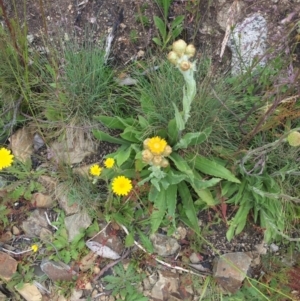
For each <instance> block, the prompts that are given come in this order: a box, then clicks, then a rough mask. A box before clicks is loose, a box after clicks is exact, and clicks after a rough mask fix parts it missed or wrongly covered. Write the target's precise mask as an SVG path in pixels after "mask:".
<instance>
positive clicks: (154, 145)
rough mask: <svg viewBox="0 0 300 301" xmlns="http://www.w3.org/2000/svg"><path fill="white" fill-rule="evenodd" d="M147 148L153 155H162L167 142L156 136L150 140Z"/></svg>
mask: <svg viewBox="0 0 300 301" xmlns="http://www.w3.org/2000/svg"><path fill="white" fill-rule="evenodd" d="M147 146H148V148H149V150H150V151H151V153H152V154H153V155H161V154H162V153H163V152H164V150H165V148H166V146H167V141H166V140H165V139H162V138H160V137H158V136H156V137H153V138H150V139H149V141H148V144H147Z"/></svg>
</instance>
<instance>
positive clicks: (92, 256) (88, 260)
mask: <svg viewBox="0 0 300 301" xmlns="http://www.w3.org/2000/svg"><path fill="white" fill-rule="evenodd" d="M97 257H98V255H97V254H96V253H94V252H92V251H91V252H89V253H88V254H87V255H85V256H84V257H82V258H81V260H80V263H79V269H80V270H81V271H83V272H86V271H87V270H89V269H91V268H92V267H93V266H94V265H95V260H96V258H97Z"/></svg>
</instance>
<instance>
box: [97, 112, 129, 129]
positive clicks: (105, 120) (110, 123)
mask: <svg viewBox="0 0 300 301" xmlns="http://www.w3.org/2000/svg"><path fill="white" fill-rule="evenodd" d="M93 118H94V119H95V120H97V121H100V122H101V123H102V124H104V125H105V126H107V127H108V128H109V129H117V130H124V129H125V128H126V125H125V124H124V123H125V122H124V121H123V122H122V121H121V120H120V118H116V117H109V116H104V115H100V116H94V117H93Z"/></svg>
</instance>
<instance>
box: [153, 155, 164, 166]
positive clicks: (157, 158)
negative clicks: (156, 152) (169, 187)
mask: <svg viewBox="0 0 300 301" xmlns="http://www.w3.org/2000/svg"><path fill="white" fill-rule="evenodd" d="M161 162H162V156H154V157H153V159H152V163H153V165H156V166H160V163H161Z"/></svg>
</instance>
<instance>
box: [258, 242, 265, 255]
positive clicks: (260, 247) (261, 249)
mask: <svg viewBox="0 0 300 301" xmlns="http://www.w3.org/2000/svg"><path fill="white" fill-rule="evenodd" d="M255 250H256V251H257V253H258V254H259V255H265V254H267V252H268V249H267V248H266V244H265V243H264V242H262V243H261V244H257V245H255Z"/></svg>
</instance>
